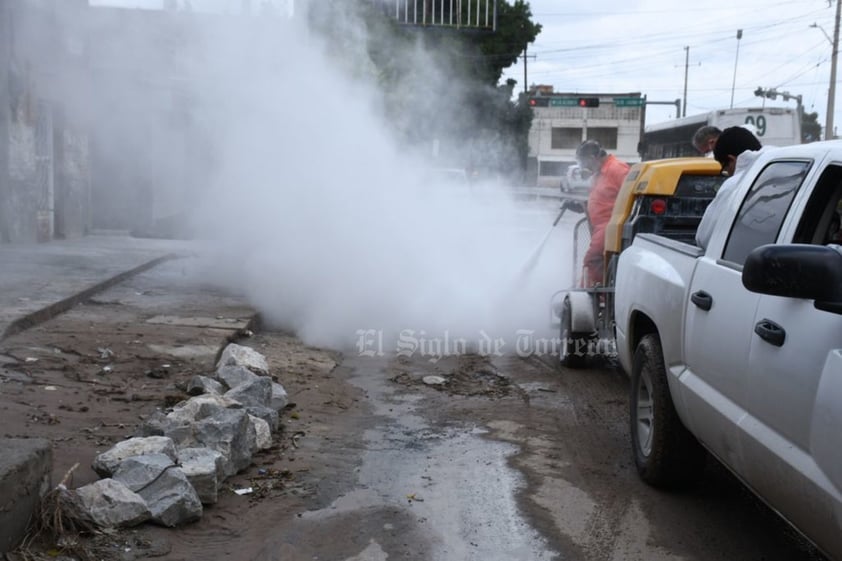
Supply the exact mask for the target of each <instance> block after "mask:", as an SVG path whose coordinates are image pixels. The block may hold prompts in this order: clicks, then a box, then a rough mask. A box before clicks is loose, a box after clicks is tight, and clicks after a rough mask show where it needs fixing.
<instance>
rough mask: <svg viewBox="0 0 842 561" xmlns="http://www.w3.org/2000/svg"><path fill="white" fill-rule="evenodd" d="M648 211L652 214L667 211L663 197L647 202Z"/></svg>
mask: <svg viewBox="0 0 842 561" xmlns="http://www.w3.org/2000/svg"><path fill="white" fill-rule="evenodd" d="M649 211H650V212H651V213H652V214H657V215H661V214H664V213H665V212H666V211H667V202H666V201H665V200H664V199H654V200H653V201H652V202H651V203H649Z"/></svg>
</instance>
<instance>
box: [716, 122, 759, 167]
mask: <svg viewBox="0 0 842 561" xmlns="http://www.w3.org/2000/svg"><path fill="white" fill-rule="evenodd" d="M760 148H762V146H761V144H760V141H759V140H757V137H756V136H754V134H752V132H751V131H750V130H748V129H747V128H744V127H728V128H727V129H725V130H724V131H722V134H720V135H719V139H717V141H716V146H715V147H714V148H713V158H714V159H715V160H716V161H717V162H719V163H720V164H721V165H722V167H726V166H727V165H728V156H734V157H736V156H739V155H740V154H742V153H743V152H745V151H746V150H760Z"/></svg>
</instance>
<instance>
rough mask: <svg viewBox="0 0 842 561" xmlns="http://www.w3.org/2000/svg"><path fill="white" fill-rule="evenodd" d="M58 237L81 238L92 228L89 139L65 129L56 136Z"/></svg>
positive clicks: (58, 130) (56, 217)
mask: <svg viewBox="0 0 842 561" xmlns="http://www.w3.org/2000/svg"><path fill="white" fill-rule="evenodd" d="M55 158H56V161H55V191H56V192H55V213H56V214H55V236H56V237H58V238H64V239H69V238H78V237H81V236H84V235H85V234H87V233H88V231H89V230H90V224H91V154H90V144H89V141H88V136H87V135H86V134H84V133H82V132H81V131H78V130H73V129H69V128H64V127H61V128H59V129H57V130H56V134H55Z"/></svg>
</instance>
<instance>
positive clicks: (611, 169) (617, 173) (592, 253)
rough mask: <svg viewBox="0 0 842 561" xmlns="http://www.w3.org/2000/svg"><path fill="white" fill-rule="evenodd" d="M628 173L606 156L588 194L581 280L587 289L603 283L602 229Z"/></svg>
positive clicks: (603, 240)
mask: <svg viewBox="0 0 842 561" xmlns="http://www.w3.org/2000/svg"><path fill="white" fill-rule="evenodd" d="M628 172H629V165H628V164H627V163H625V162H622V161H620V160H618V159H617V158H616V157H615V156H614V155H613V154H609V155H608V156H606V157H605V159H604V160H603V162H602V166H601V167H600V168H599V171H598V172H597V174H596V177H595V178H594V183H593V187H592V188H591V193H590V195H589V196H588V220H589V222H590V225H591V244H590V245H589V246H588V251H587V252H586V253H585V260H584V267H585V277H584V279H583V280H582V282H583V283H584V286H585V287H587V288H590V287H593V286H596V285H598V284H600V285H601V284H602V283H603V278H602V277H603V275H604V272H605V259H604V257H603V255H604V252H605V227H606V226H607V225H608V222H609V220H611V213H612V212H613V211H614V201H615V200H616V199H617V193H619V192H620V187H621V186H622V185H623V180H624V179H625V178H626V174H627V173H628Z"/></svg>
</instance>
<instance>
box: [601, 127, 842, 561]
mask: <svg viewBox="0 0 842 561" xmlns="http://www.w3.org/2000/svg"><path fill="white" fill-rule="evenodd" d="M735 181H736V180H735ZM728 200H729V203H728V204H727V205H724V209H723V210H722V213H721V214H720V216H719V220H718V222H717V227H716V231H715V232H714V234H713V236H712V238H711V240H710V242H709V244H708V247H707V248H706V249H704V250H703V249H701V248H699V247H696V246H695V245H690V244H687V243H682V242H679V241H675V240H670V239H666V238H664V237H661V236H657V235H654V234H638V235H637V236H636V237H635V238H634V242H633V243H632V244H631V246H629V247H628V248H627V249H626V250H625V251H623V252H622V253H621V254H620V258H619V262H618V266H617V276H616V292H615V294H616V296H615V321H616V344H617V351H618V355H619V359H620V363H621V365H622V366H623V368H624V369H625V371H626V372H627V373H629V375H630V377H631V393H630V400H631V403H630V429H631V440H632V448H633V452H634V458H635V463H636V465H637V469H638V473H639V474H640V476H641V477H642V479H643V480H644V481H646V482H648V483H650V484H652V485H655V486H665V487H669V486H676V485H680V484H683V483H686V482H688V481H689V480H691V479H692V478H694V477H696V476H698V475H699V473H700V471H701V469H702V467H703V465H704V461H705V457H706V456H707V454H706V451H707V452H710V453H711V454H712V455H713V456H715V457H716V458H718V459H719V460H720V461H721V462H722V463H723V464H724V465H725V466H726V467H728V468H729V469H730V470H731V471H732V472H733V473H735V474H736V475H737V476H738V477H739V478H740V479H741V480H742V481H743V482H744V483H745V484H746V485H747V486H748V487H749V488H750V489H752V490H753V491H754V492H755V493H756V494H757V495H758V496H759V497H760V498H761V499H762V500H764V501H765V502H766V503H767V504H769V505H770V506H771V507H772V508H773V509H774V510H776V511H777V512H778V513H780V514H781V515H782V516H783V517H784V518H786V519H787V520H788V521H789V522H790V523H791V524H792V525H793V526H794V527H795V528H797V529H798V530H800V531H801V533H803V534H804V535H805V536H807V537H808V538H809V539H810V540H811V541H812V542H813V543H815V544H816V545H817V546H818V547H819V548H820V549H822V550H823V551H824V552H825V553H827V554H828V555H829V556H831V557H832V558H835V559H842V248H840V246H839V245H836V244H839V243H842V242H840V241H839V237H838V235H839V234H838V224H839V213H840V210H842V204H841V203H840V201H842V141H831V142H821V143H814V144H806V145H799V146H789V147H784V148H773V149H767V150H764V151H763V152H761V154H760V155H759V156H758V158H757V160H756V161H755V162H754V164H753V165H752V166H751V167H750V168H749V169H748V170H747V171H746V172H745V174H744V175H743V176H742V177H741V178H740V179H739V183H738V186H737V188H736V190H735V191H734V196H733V197H730V198H729V199H728Z"/></svg>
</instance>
